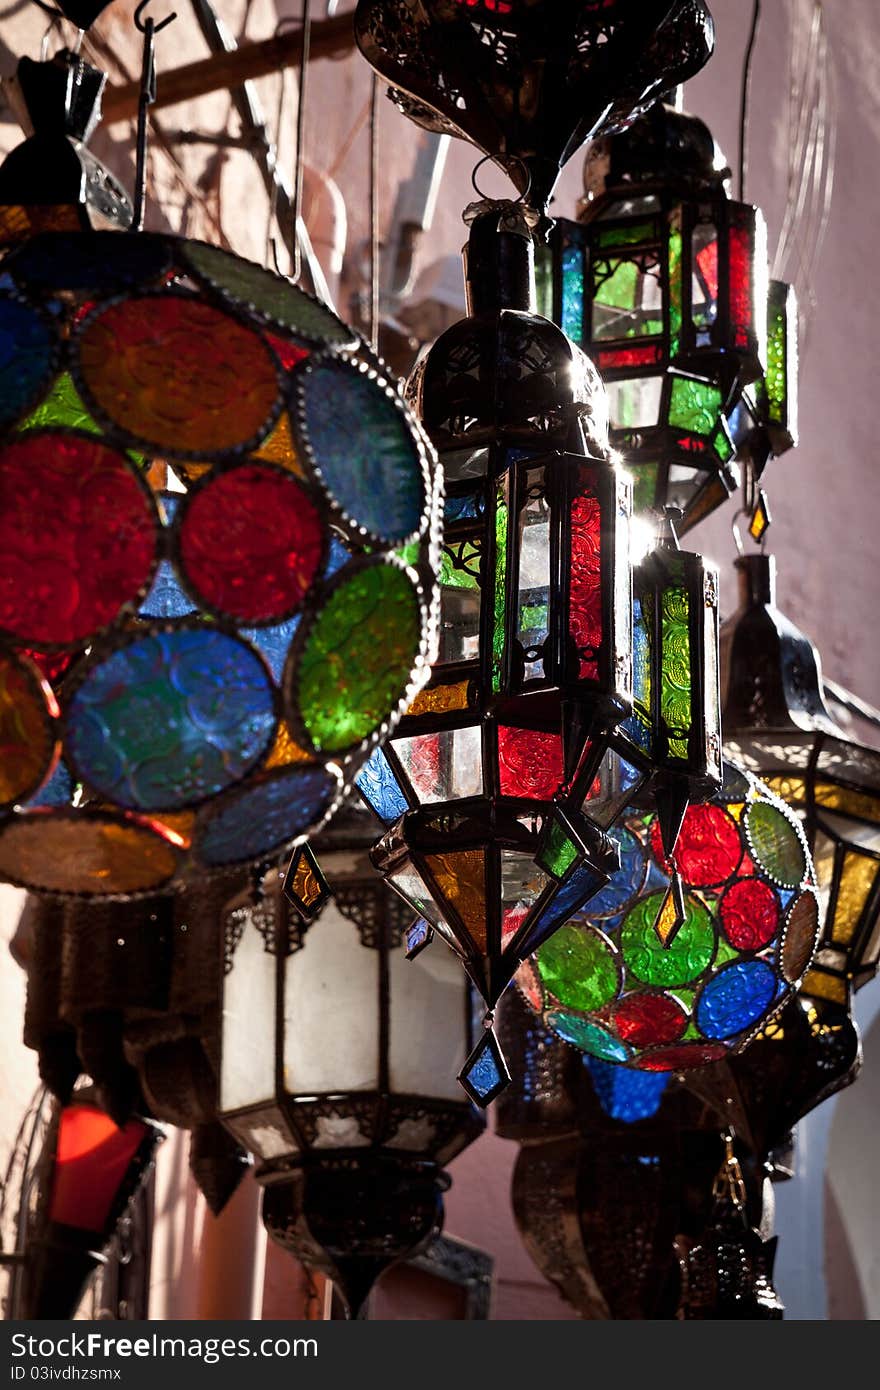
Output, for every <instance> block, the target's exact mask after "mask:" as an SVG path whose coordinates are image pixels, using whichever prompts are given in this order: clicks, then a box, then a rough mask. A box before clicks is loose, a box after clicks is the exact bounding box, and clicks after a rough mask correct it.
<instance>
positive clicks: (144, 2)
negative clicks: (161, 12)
mask: <svg viewBox="0 0 880 1390" xmlns="http://www.w3.org/2000/svg"><path fill="white" fill-rule="evenodd" d="M149 3H150V0H141V2H140V4H139V5H138V7H137V9H136V10H135V12H134V23H135V28H136V29H139V30H140V32H141V33H142V34H145V33H146V32H147V24H152V26H153V33H154V34H159V33H161V32H162V30H163V29H167V27H168V25H169V24H173V22H174V20H175V19H176V18H177V11H176V10H172V12H171V14H170V15H167V16H166V18H165V19H162V20H160V21H159V23H158V24H156V23H155V22H154V21H153V20H151V19H148V20H146V21H144V20H142V19H141V15H142V14H143V12H144V10H145V9H146V8H147V6H148V5H149Z"/></svg>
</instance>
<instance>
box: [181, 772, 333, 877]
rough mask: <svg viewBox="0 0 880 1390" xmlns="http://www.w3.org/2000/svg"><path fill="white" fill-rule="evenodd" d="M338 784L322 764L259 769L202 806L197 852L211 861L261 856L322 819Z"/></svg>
mask: <svg viewBox="0 0 880 1390" xmlns="http://www.w3.org/2000/svg"><path fill="white" fill-rule="evenodd" d="M338 790H339V781H338V779H337V778H336V777H334V776H332V775H331V774H330V773H329V772H327V770H326V769H325V768H323V767H303V768H296V769H293V770H290V769H287V768H284V769H282V770H281V771H278V772H269V773H265V772H264V773H260V774H259V775H258V779H257V778H255V779H254V780H253V782H249V783H248V785H247V786H246V787H242V788H241V789H240V790H238V791H234V792H230V793H229V794H228V796H226V797H224V798H223V800H222V802H218V803H217V804H216V805H214V806H212V807H211V808H210V809H209V810H206V811H203V812H202V817H203V821H202V823H201V824H200V826H199V829H198V830H197V832H196V842H195V844H196V852H197V854H198V855H199V857H200V858H201V859H202V861H203V862H204V863H205V864H209V865H211V866H212V867H216V866H219V865H222V864H243V863H246V862H247V860H249V859H259V858H260V856H261V855H263V854H268V853H269V852H270V851H271V850H275V849H279V848H280V847H281V846H282V845H286V844H289V843H290V841H291V840H293V839H295V838H296V836H297V835H300V834H302V833H303V832H304V831H306V830H310V829H311V828H312V827H313V826H314V825H315V823H316V822H317V821H319V820H322V819H323V817H324V816H325V814H326V812H327V810H328V809H329V807H330V805H331V803H332V801H333V799H334V797H335V796H336V794H337V792H338Z"/></svg>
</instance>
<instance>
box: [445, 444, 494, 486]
mask: <svg viewBox="0 0 880 1390" xmlns="http://www.w3.org/2000/svg"><path fill="white" fill-rule="evenodd" d="M440 462H441V463H442V464H443V474H444V476H445V478H446V481H447V482H448V483H456V482H458V481H459V479H461V478H482V477H483V476H484V474H485V473H486V470H487V469H488V467H489V450H488V449H450V450H448V451H447V452H446V453H444V454H441V455H440Z"/></svg>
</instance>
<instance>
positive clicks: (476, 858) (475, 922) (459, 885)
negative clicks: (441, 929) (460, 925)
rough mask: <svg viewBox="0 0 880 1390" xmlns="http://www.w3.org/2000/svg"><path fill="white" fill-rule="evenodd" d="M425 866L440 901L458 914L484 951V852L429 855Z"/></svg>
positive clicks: (469, 851) (472, 850) (477, 944)
mask: <svg viewBox="0 0 880 1390" xmlns="http://www.w3.org/2000/svg"><path fill="white" fill-rule="evenodd" d="M425 863H426V865H427V867H428V870H429V872H430V873H431V875H432V877H433V879H434V882H435V883H436V885H437V888H438V891H439V893H440V894H441V896H442V898H444V899H445V900H446V902H448V903H449V904H450V906H451V907H453V908H454V909H455V911H456V912H457V913H458V915H459V917H460V918H461V920H462V921H463V922H464V925H465V926H466V927H467V930H468V932H469V934H470V936H471V938H472V939H473V941H474V943H475V944H476V946H477V947H478V948H479V950H481V951H485V949H486V856H485V852H484V851H483V850H481V849H465V850H457V851H454V852H452V853H449V854H429V855H426V856H425ZM441 906H442V903H441Z"/></svg>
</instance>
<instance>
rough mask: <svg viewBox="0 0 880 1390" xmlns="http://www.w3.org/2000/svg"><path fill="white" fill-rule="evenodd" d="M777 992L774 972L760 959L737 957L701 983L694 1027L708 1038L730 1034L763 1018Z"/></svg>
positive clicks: (734, 1034) (733, 1035)
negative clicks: (701, 987) (730, 963)
mask: <svg viewBox="0 0 880 1390" xmlns="http://www.w3.org/2000/svg"><path fill="white" fill-rule="evenodd" d="M775 994H776V975H775V973H774V971H772V970H771V969H770V967H769V965H765V964H764V962H763V961H760V960H744V961H736V962H735V964H733V965H726V966H725V967H724V969H723V970H720V971H719V972H718V974H717V975H716V976H715V977H714V979H711V980H709V981H708V983H707V984H706V985H705V986H704V988H703V990H702V992H701V994H700V998H699V1001H698V1003H697V1027H698V1028H699V1029H700V1032H701V1033H702V1034H703V1036H704V1037H707V1038H733V1037H735V1036H736V1035H737V1034H738V1033H742V1032H744V1031H745V1029H747V1028H750V1027H751V1026H752V1024H754V1023H757V1022H758V1021H759V1019H761V1018H763V1016H764V1014H765V1013H766V1012H767V1010H768V1009H769V1007H770V1005H771V1003H772V1002H773V998H774V996H775Z"/></svg>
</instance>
